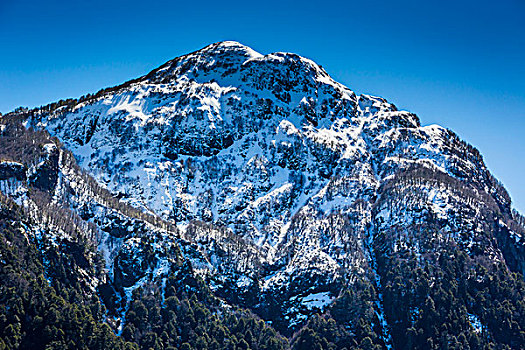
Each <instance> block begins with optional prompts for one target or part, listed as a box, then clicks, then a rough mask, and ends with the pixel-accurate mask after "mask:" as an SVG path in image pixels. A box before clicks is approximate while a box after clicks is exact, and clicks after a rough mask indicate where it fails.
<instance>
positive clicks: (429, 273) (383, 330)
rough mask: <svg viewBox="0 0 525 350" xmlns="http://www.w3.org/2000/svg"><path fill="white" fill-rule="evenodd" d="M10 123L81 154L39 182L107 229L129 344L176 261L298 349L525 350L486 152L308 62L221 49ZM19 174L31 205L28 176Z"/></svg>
mask: <svg viewBox="0 0 525 350" xmlns="http://www.w3.org/2000/svg"><path fill="white" fill-rule="evenodd" d="M2 120H3V123H4V125H5V126H4V127H3V129H2V130H3V133H4V136H6V135H7V133H8V132H10V131H9V130H10V128H12V127H13V126H12V125H17V124H16V123H17V122H18V121H24V125H25V127H26V128H35V129H44V130H45V131H46V132H49V134H51V135H52V136H56V137H57V138H58V140H60V142H62V143H63V144H64V146H65V148H67V149H68V150H70V151H71V152H72V155H73V156H74V158H73V156H71V155H70V154H69V153H68V152H66V151H60V152H58V154H57V155H56V156H54V157H55V158H56V159H55V158H52V154H53V151H52V149H55V148H53V147H52V146H46V147H44V150H47V151H48V154H49V155H48V156H47V158H46V159H48V160H46V161H47V163H53V162H54V163H53V164H55V165H56V166H55V168H57V169H59V170H58V171H55V173H54V172H53V171H48V172H45V171H43V170H39V171H33V170H31V171H29V173H31V174H32V173H35V174H47V175H45V176H43V178H44V180H38V179H36V180H31V179H30V180H27V181H29V183H30V184H31V186H33V187H35V186H36V187H39V188H42V187H43V188H44V190H45V189H46V186H47V190H48V191H50V192H51V194H50V195H51V197H52V198H53V199H52V200H53V201H54V202H55V203H65V204H66V205H67V207H68V208H69V209H70V210H72V211H73V212H75V213H77V215H79V216H80V217H81V219H82V222H84V223H86V225H87V223H90V224H91V225H93V226H94V230H95V231H96V232H99V234H98V236H97V238H94V239H93V240H94V242H95V243H96V244H97V245H98V249H99V250H100V251H101V252H102V253H103V254H104V257H105V260H106V261H105V262H106V269H107V271H108V278H107V282H104V283H102V282H100V281H99V282H97V283H98V288H99V290H103V291H104V293H102V299H103V300H104V303H105V304H106V306H108V305H112V304H113V306H110V309H111V308H113V310H114V316H115V317H116V318H117V319H118V320H120V321H119V322H121V323H120V325H119V326H118V325H116V326H115V327H116V329H117V330H118V331H122V329H123V327H124V326H125V323H126V317H125V314H126V312H127V311H128V310H129V307H130V306H129V305H130V302H131V300H132V299H133V293H134V291H138V290H140V289H141V288H142V287H144V286H146V285H149V284H153V285H157V286H160V288H161V290H162V289H163V288H165V283H166V279H167V278H169V276H171V275H172V274H173V273H174V271H175V270H177V269H174V268H173V267H174V266H178V264H180V261H181V259H182V261H187V262H188V263H189V264H190V265H191V271H193V272H191V273H190V272H188V273H190V274H196V275H198V276H200V277H202V278H204V280H205V281H206V283H207V285H208V286H209V287H210V288H211V290H212V291H213V293H214V294H215V295H216V296H218V297H220V298H222V300H223V302H225V303H226V304H230V305H238V306H241V307H246V308H250V309H252V310H253V311H254V312H255V313H257V314H258V315H260V316H261V317H262V318H263V319H265V320H267V321H269V322H270V323H271V324H272V326H273V327H274V328H275V329H277V330H278V331H280V332H282V333H283V334H285V335H287V336H292V335H293V334H294V332H296V331H297V333H295V335H294V336H293V342H292V346H293V347H295V348H301V346H307V348H308V346H313V345H312V344H314V343H315V344H317V343H318V344H319V347H320V348H329V347H330V346H335V347H338V348H343V347H347V348H351V347H357V346H361V347H364V348H366V347H367V346H368V345H367V344H369V345H375V346H379V347H388V346H394V347H395V348H399V349H402V348H405V347H408V348H413V347H423V346H424V347H426V348H433V347H436V348H442V347H443V346H444V344H448V345H447V346H451V347H454V346H456V345H455V344H456V343H457V344H460V345H457V346H465V345H467V346H471V347H473V348H477V347H482V346H485V345H487V346H489V344H490V343H491V342H493V343H494V344H498V346H506V345H508V346H511V347H516V346H520V345H523V344H525V335H524V333H523V332H524V331H525V324H524V321H523V320H524V319H525V317H521V318H520V316H525V310H524V308H525V305H524V303H523V296H524V290H523V277H522V275H518V274H514V273H520V274H523V273H524V272H525V229H524V228H523V222H524V221H523V218H522V217H521V216H520V215H519V214H518V213H516V212H513V211H512V209H511V203H510V198H509V196H508V194H507V192H506V191H505V189H504V188H503V187H502V186H501V184H500V183H499V182H498V181H497V180H496V179H495V178H494V177H493V176H492V175H491V174H490V172H489V171H488V170H487V168H486V166H485V165H484V163H483V160H482V157H481V155H480V154H479V152H478V151H477V150H476V149H474V148H473V147H471V146H470V145H468V144H466V143H465V142H463V141H461V140H460V139H459V138H458V137H457V136H456V135H455V134H454V133H453V132H452V131H450V130H447V129H444V128H442V127H439V126H436V125H432V126H421V125H420V121H419V119H418V118H417V116H416V115H414V114H412V113H409V112H405V111H399V110H397V108H396V107H395V106H394V105H393V104H391V103H388V102H387V101H386V100H384V99H383V98H379V97H373V96H368V95H360V96H357V95H356V94H355V93H354V92H352V91H351V90H349V89H348V88H347V87H345V86H343V85H341V84H339V83H337V82H336V81H334V80H333V79H332V78H330V76H329V75H328V74H327V73H326V72H325V71H324V70H323V69H322V68H321V67H320V66H318V65H317V64H315V63H314V62H312V61H310V60H308V59H305V58H302V57H300V56H297V55H294V54H289V53H273V54H268V55H261V54H259V53H256V52H254V51H253V50H251V49H250V48H248V47H245V46H243V45H241V44H239V43H236V42H221V43H217V44H212V45H210V46H207V47H206V48H204V49H202V50H199V51H197V52H194V53H191V54H188V55H186V56H182V57H179V58H176V59H174V60H172V61H169V62H167V63H166V64H164V65H163V66H161V67H160V68H158V69H156V70H154V71H152V72H150V73H149V74H148V75H146V76H144V77H141V78H138V79H135V80H133V81H130V82H128V83H125V84H123V85H121V86H117V87H114V88H110V89H105V90H102V91H100V92H99V93H97V94H95V95H88V96H85V97H83V98H81V99H80V100H68V101H61V102H59V103H57V104H52V105H49V106H46V107H42V108H40V109H35V110H32V111H18V112H15V113H13V114H10V115H7V116H4V117H3V118H2ZM19 127H21V126H19ZM12 137H14V138H16V135H15V136H12ZM4 140H6V139H5V138H4ZM57 142H58V141H57ZM57 145H58V143H57ZM64 155H69V156H64ZM53 159H54V160H53ZM9 160H10V161H11V163H7V162H3V163H1V164H0V175H2V174H3V173H2V171H4V170H2V169H4V168H5V169H7V170H5V171H4V172H5V174H7V175H5V176H4V178H5V179H6V180H7V179H11V180H9V181H11V182H12V183H15V184H17V185H13V186H11V187H9V193H8V194H9V195H10V196H11V197H13V198H15V199H17V200H18V202H19V203H20V204H22V205H25V204H24V200H23V198H24V195H25V194H24V193H25V192H24V191H26V190H24V188H27V186H26V187H24V186H22V187H21V188H19V187H20V186H19V184H20V182H23V181H24V179H23V177H24V175H23V173H24V171H23V170H20V169H24V166H25V167H26V168H28V169H29V168H31V167H30V166H28V165H27V164H21V165H15V164H14V163H12V161H16V159H9ZM39 161H40V163H38V162H36V164H35V165H34V166H33V167H32V168H31V169H41V168H42V167H43V165H41V163H42V164H44V165H45V164H46V161H41V160H39ZM61 162H62V163H61ZM76 162H78V165H79V166H80V168H82V169H84V171H82V170H81V169H80V168H78V167H77V166H76ZM44 170H45V169H44ZM41 177H42V176H41ZM41 177H38V178H41ZM93 178H94V180H93ZM39 181H40V182H39ZM17 186H18V187H17ZM66 193H68V194H67V195H66ZM110 198H111V199H110ZM97 230H98V231H97ZM148 276H149V277H148ZM493 280H496V281H500V282H501V283H503V284H504V285H500V284H498V283H499V282H498V283H495V284H494V285H491V284H492V282H489V281H493ZM458 281H459V282H458ZM451 283H452V284H453V285H451ZM454 283H455V284H454ZM458 283H459V284H460V285H459V286H458ZM95 284H96V283H95ZM509 284H511V285H512V286H509ZM162 286H164V287H162ZM456 289H459V290H458V291H457V292H454V293H453V295H444V294H443V293H445V292H446V293H450V292H452V291H456ZM443 291H445V292H443ZM446 293H445V294H446ZM161 295H162V292H161ZM480 295H483V296H484V297H483V300H481V301H480V300H478V299H479V298H480ZM447 298H448V299H447ZM111 300H113V301H111ZM436 303H440V306H442V309H438V310H436V307H435V304H436ZM447 303H449V306H448V307H450V306H451V305H456V312H452V311H451V310H446V307H445V310H444V309H443V305H446V304H447ZM501 303H505V305H506V311H505V312H507V311H508V313H509V314H510V315H511V316H509V315H508V314H507V313H504V315H503V316H502V315H501V313H496V314H497V315H498V316H495V315H494V314H493V311H494V309H497V308H498V307H500V306H501ZM432 305H434V306H432ZM432 310H433V311H432ZM449 311H450V312H449ZM314 314H319V315H321V316H315V317H314V316H313V315H314ZM119 315H120V316H119ZM493 319H495V320H498V321H492V320H493ZM331 322H333V323H331ZM501 324H508V327H506V328H505V330H501V329H500V327H501ZM447 325H453V327H450V326H447ZM443 327H445V328H443ZM316 332H317V333H321V334H323V336H324V338H323V337H317V338H316V335H315V333H316ZM159 335H160V334H159ZM309 337H310V338H311V339H310V338H309ZM128 339H129V340H136V339H134V338H133V336H131V335H129V334H128ZM308 339H310V340H308ZM323 339H324V342H323ZM429 342H430V343H429ZM301 344H302V345H301Z"/></svg>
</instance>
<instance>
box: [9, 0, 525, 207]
mask: <svg viewBox="0 0 525 350" xmlns="http://www.w3.org/2000/svg"><path fill="white" fill-rule="evenodd" d="M221 40H237V41H240V42H241V43H243V44H245V45H248V46H251V47H252V48H254V49H255V50H257V51H259V52H261V53H269V52H274V51H289V52H295V53H298V54H300V55H303V56H306V57H309V58H311V59H313V60H314V61H316V62H317V63H319V64H321V65H323V66H324V67H325V69H326V70H327V71H328V72H329V73H330V74H331V75H332V76H333V77H334V78H335V79H336V80H338V81H340V82H342V83H344V84H346V85H347V86H349V87H350V88H351V89H353V90H354V91H356V92H357V93H371V94H376V95H380V96H384V97H386V98H387V99H388V100H389V101H391V102H393V103H395V104H396V105H397V106H398V107H401V108H404V109H408V110H410V111H412V112H415V113H417V114H418V115H419V117H420V118H421V121H422V123H423V124H432V123H438V124H440V125H443V126H445V127H449V128H451V129H453V130H454V131H456V132H457V133H458V134H459V135H460V137H462V138H463V139H465V140H466V141H468V142H469V143H471V144H473V145H474V146H476V147H477V148H479V149H480V151H481V153H482V154H483V156H484V158H485V161H486V163H487V164H488V166H489V168H490V169H491V170H492V172H493V173H494V174H495V175H496V176H497V177H498V178H499V179H500V180H501V181H502V182H503V183H504V184H505V186H506V187H507V189H508V190H509V191H510V194H511V196H512V198H513V202H514V205H515V206H516V207H517V208H518V209H519V210H520V211H521V212H522V213H525V186H524V176H523V174H524V172H525V1H523V0H500V1H486V0H482V1H461V0H456V1H449V0H441V1H432V0H431V1H405V0H401V1H365V0H359V1H332V0H325V1H320V2H317V3H314V2H302V3H299V2H292V1H285V0H281V1H256V2H251V1H205V0H201V1H181V2H178V1H155V0H149V1H136V0H127V1H111V0H108V1H101V0H92V1H75V0H70V1H53V0H49V1H24V0H0V112H3V113H5V112H8V111H10V110H12V109H14V108H15V107H17V106H20V105H22V106H28V107H33V106H39V105H42V104H46V103H48V102H51V101H55V100H58V99H61V98H67V97H79V96H80V95H83V94H85V93H89V92H95V91H97V90H99V89H100V88H103V87H107V86H113V85H116V84H118V83H121V82H123V81H126V80H129V79H131V78H134V77H138V76H140V75H143V74H145V73H146V72H148V71H149V70H151V69H153V68H155V67H157V66H159V65H160V64H162V63H163V62H165V61H167V60H169V59H171V58H174V57H176V56H179V55H182V54H185V53H188V52H190V51H193V50H196V49H199V48H201V47H203V46H206V45H207V44H209V43H212V42H216V41H221Z"/></svg>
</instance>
